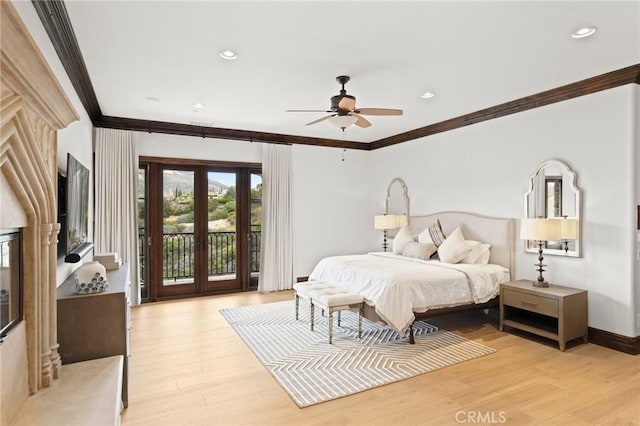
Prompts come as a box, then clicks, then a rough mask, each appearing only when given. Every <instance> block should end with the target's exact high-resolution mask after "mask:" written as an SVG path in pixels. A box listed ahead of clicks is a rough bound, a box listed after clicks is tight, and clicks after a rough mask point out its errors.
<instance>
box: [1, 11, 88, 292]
mask: <svg viewBox="0 0 640 426" xmlns="http://www.w3.org/2000/svg"><path fill="white" fill-rule="evenodd" d="M13 5H14V6H15V8H16V10H17V11H18V14H19V15H20V17H21V18H22V20H23V21H24V23H25V25H26V26H27V28H28V29H29V32H30V33H31V36H32V37H33V39H34V40H35V42H36V44H37V45H38V48H39V49H40V51H41V52H42V55H43V56H44V58H45V59H46V60H47V62H48V63H49V67H50V68H51V70H52V71H53V73H54V74H55V76H56V78H57V79H58V82H59V83H60V85H61V86H62V88H63V89H64V91H65V93H66V94H67V97H68V98H69V100H70V101H71V104H72V105H73V107H74V108H75V110H76V112H77V113H78V115H79V116H80V120H79V121H76V122H73V123H71V124H70V125H69V126H68V127H67V128H65V129H62V130H60V131H59V132H58V169H59V170H61V171H65V170H66V168H67V153H68V152H70V153H71V155H73V156H74V157H75V158H77V159H78V161H80V162H81V163H82V164H83V165H84V166H85V167H87V168H88V169H89V170H90V171H91V174H92V178H93V145H92V130H93V126H92V124H91V120H89V116H88V115H87V113H86V111H85V109H84V107H83V106H82V103H81V102H80V99H79V98H78V95H77V94H76V92H75V90H74V88H73V85H72V84H71V81H70V80H69V77H68V76H67V73H66V71H65V70H64V67H63V66H62V63H61V62H60V59H59V58H58V54H57V53H56V51H55V48H54V47H53V45H52V44H51V41H50V40H49V36H48V35H47V32H46V31H45V29H44V27H43V26H42V22H41V21H40V18H39V17H38V14H37V13H36V11H35V9H34V8H33V5H32V4H31V2H27V1H13ZM89 203H90V204H89V205H93V188H91V190H90V191H89ZM89 235H93V210H91V209H90V210H89ZM90 256H91V255H88V256H87V257H90ZM63 260H64V259H59V260H58V268H57V283H58V285H60V284H61V283H62V282H63V281H64V280H65V279H66V278H67V277H68V276H69V275H71V273H72V272H73V271H74V270H75V269H76V268H78V267H79V266H80V265H81V264H82V261H81V262H79V263H75V264H71V263H64V261H63ZM83 260H87V259H83Z"/></svg>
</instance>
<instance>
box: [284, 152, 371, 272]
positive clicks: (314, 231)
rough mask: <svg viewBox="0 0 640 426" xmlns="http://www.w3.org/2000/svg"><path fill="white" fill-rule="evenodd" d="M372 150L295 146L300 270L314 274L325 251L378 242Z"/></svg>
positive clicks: (363, 247) (360, 248) (361, 249)
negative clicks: (372, 205) (374, 219)
mask: <svg viewBox="0 0 640 426" xmlns="http://www.w3.org/2000/svg"><path fill="white" fill-rule="evenodd" d="M343 154H344V161H342V156H343ZM370 154H371V153H370V152H368V151H360V150H353V151H351V150H348V151H347V152H343V150H342V149H337V148H321V147H313V146H301V145H294V146H293V176H294V180H293V182H294V197H293V199H294V220H295V235H294V238H295V240H294V241H295V252H294V256H295V274H296V276H298V277H300V276H308V275H309V274H310V273H311V270H312V269H313V267H314V266H315V265H316V264H317V263H318V261H319V260H320V259H321V258H323V257H325V256H330V255H338V254H352V253H363V252H366V251H370V250H372V249H374V248H375V247H374V244H375V241H376V239H375V238H376V236H375V234H374V233H373V232H372V228H373V215H371V214H370V211H371V201H370V200H371V190H372V187H371V175H372V174H373V171H372V170H371V168H370V163H369V159H370Z"/></svg>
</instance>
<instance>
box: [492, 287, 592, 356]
mask: <svg viewBox="0 0 640 426" xmlns="http://www.w3.org/2000/svg"><path fill="white" fill-rule="evenodd" d="M504 326H509V327H513V328H517V329H519V330H524V331H527V332H529V333H533V334H537V335H539V336H543V337H546V338H548V339H552V340H555V341H557V342H558V344H559V346H560V350H561V351H563V352H564V350H565V348H566V343H567V342H568V341H569V340H573V339H577V338H579V337H581V338H582V340H583V341H584V342H585V343H586V342H587V335H588V326H587V292H586V291H585V290H579V289H576V288H571V287H562V286H559V285H555V284H550V285H549V287H534V286H533V284H532V282H531V281H528V280H520V281H514V282H510V283H506V284H501V285H500V331H502V330H503V329H504Z"/></svg>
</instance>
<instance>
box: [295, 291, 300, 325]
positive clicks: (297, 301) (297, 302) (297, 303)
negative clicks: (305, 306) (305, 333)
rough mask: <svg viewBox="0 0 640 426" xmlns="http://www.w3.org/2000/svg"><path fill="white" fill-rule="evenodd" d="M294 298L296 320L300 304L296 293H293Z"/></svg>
mask: <svg viewBox="0 0 640 426" xmlns="http://www.w3.org/2000/svg"><path fill="white" fill-rule="evenodd" d="M294 299H296V321H297V320H298V305H299V304H300V297H298V293H295V295H294Z"/></svg>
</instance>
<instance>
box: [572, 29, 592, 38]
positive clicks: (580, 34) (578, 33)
mask: <svg viewBox="0 0 640 426" xmlns="http://www.w3.org/2000/svg"><path fill="white" fill-rule="evenodd" d="M596 31H598V27H582V28H578V29H577V30H575V31H574V32H573V34H571V37H573V38H585V37H589V36H591V35H594V34H595V33H596Z"/></svg>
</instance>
